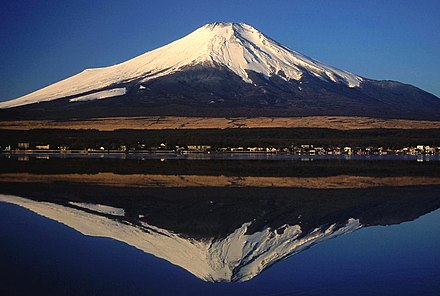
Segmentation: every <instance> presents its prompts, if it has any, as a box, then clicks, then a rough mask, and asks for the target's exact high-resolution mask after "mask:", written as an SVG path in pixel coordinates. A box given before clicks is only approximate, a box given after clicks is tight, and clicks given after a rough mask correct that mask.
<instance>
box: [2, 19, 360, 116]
mask: <svg viewBox="0 0 440 296" xmlns="http://www.w3.org/2000/svg"><path fill="white" fill-rule="evenodd" d="M194 65H204V66H218V65H220V66H223V67H226V68H228V69H229V70H231V71H233V72H234V73H235V74H237V75H238V76H240V77H241V78H242V79H243V80H244V81H245V82H247V83H253V82H252V80H251V79H250V78H249V76H248V71H254V72H257V73H261V74H263V75H264V76H265V77H271V76H275V75H277V76H279V77H281V78H282V79H285V80H290V79H295V80H300V79H301V77H302V75H303V74H304V73H306V72H307V73H308V74H311V75H314V76H316V77H318V78H320V79H322V80H324V81H328V82H330V83H339V84H344V85H346V86H348V87H358V86H359V85H360V83H361V82H362V81H363V79H362V78H361V77H359V76H357V75H355V74H352V73H349V72H345V71H342V70H338V69H336V68H334V67H331V66H328V65H325V64H323V63H320V62H318V61H315V60H313V59H311V58H309V57H306V56H304V55H302V54H300V53H298V52H296V51H293V50H291V49H289V48H287V47H285V46H283V45H281V44H279V43H278V42H276V41H274V40H272V39H270V38H268V37H266V36H265V35H263V34H262V33H261V32H259V31H258V30H256V29H255V28H253V27H251V26H249V25H246V24H243V23H212V24H207V25H205V26H203V27H201V28H199V29H197V30H196V31H194V32H192V33H191V34H189V35H187V36H185V37H183V38H181V39H179V40H177V41H174V42H172V43H170V44H168V45H165V46H163V47H161V48H158V49H156V50H153V51H150V52H147V53H145V54H142V55H140V56H138V57H135V58H133V59H131V60H128V61H126V62H123V63H121V64H117V65H114V66H110V67H105V68H96V69H87V70H84V71H83V72H81V73H79V74H77V75H74V76H72V77H70V78H67V79H65V80H62V81H60V82H57V83H55V84H52V85H50V86H47V87H45V88H42V89H40V90H37V91H35V92H33V93H30V94H28V95H25V96H23V97H20V98H18V99H15V100H11V101H7V102H3V103H0V108H9V107H16V106H21V105H26V104H32V103H37V102H43V101H50V100H55V99H59V98H63V97H66V96H74V95H81V94H83V93H85V92H90V91H96V92H98V91H101V90H103V89H104V88H109V87H110V88H111V86H112V85H121V84H124V83H128V82H131V81H139V82H145V81H149V80H152V79H155V78H158V77H161V76H165V75H169V74H172V73H175V72H178V71H181V70H183V69H186V68H188V67H191V66H194Z"/></svg>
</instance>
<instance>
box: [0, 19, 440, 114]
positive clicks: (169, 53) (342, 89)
mask: <svg viewBox="0 0 440 296" xmlns="http://www.w3.org/2000/svg"><path fill="white" fill-rule="evenodd" d="M0 108H1V109H0V116H1V117H2V118H5V119H17V118H20V119H24V118H28V119H41V118H54V119H56V118H63V119H65V118H97V117H112V116H144V115H164V116H165V115H173V116H207V117H229V116H249V117H257V116H291V117H293V116H312V115H330V116H342V115H346V116H371V117H380V118H414V119H421V118H423V119H439V118H440V99H439V98H437V97H436V96H434V95H432V94H430V93H428V92H425V91H423V90H421V89H419V88H416V87H414V86H411V85H406V84H402V83H399V82H395V81H388V80H387V81H383V80H382V81H379V80H372V79H367V78H364V77H361V76H358V75H356V74H353V73H350V72H347V71H343V70H339V69H337V68H335V67H332V66H328V65H326V64H324V63H321V62H318V61H316V60H314V59H312V58H309V57H307V56H305V55H303V54H301V53H299V52H296V51H294V50H292V49H289V48H287V47H286V46H284V45H282V44H280V43H278V42H276V41H274V40H272V39H270V38H269V37H267V36H265V35H264V34H263V33H261V32H259V31H258V30H256V29H255V28H253V27H251V26H249V25H247V24H243V23H212V24H207V25H205V26H203V27H201V28H199V29H197V30H196V31H194V32H192V33H190V34H189V35H187V36H185V37H183V38H181V39H179V40H177V41H174V42H172V43H170V44H168V45H165V46H163V47H161V48H158V49H155V50H153V51H149V52H147V53H145V54H142V55H140V56H138V57H135V58H133V59H131V60H128V61H126V62H123V63H120V64H117V65H113V66H110V67H104V68H96V69H86V70H84V71H83V72H81V73H79V74H77V75H74V76H72V77H70V78H67V79H65V80H62V81H59V82H57V83H54V84H52V85H49V86H47V87H45V88H42V89H40V90H37V91H35V92H33V93H30V94H28V95H25V96H23V97H20V98H17V99H14V100H11V101H6V102H2V103H0Z"/></svg>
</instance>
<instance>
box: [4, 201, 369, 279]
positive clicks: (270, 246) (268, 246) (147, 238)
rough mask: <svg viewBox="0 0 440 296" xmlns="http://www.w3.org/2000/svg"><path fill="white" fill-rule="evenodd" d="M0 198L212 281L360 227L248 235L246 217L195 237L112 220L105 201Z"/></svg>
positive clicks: (292, 228) (248, 274) (293, 228)
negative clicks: (218, 234) (222, 231)
mask: <svg viewBox="0 0 440 296" xmlns="http://www.w3.org/2000/svg"><path fill="white" fill-rule="evenodd" d="M0 202H8V203H12V204H16V205H19V206H22V207H24V208H27V209H29V210H31V211H33V212H35V213H37V214H39V215H42V216H44V217H47V218H50V219H53V220H56V221H58V222H60V223H63V224H65V225H67V226H69V227H72V228H74V229H76V230H77V231H79V232H81V233H83V234H85V235H91V236H99V237H109V238H113V239H115V240H119V241H122V242H125V243H127V244H129V245H131V246H134V247H136V248H138V249H140V250H142V251H144V252H146V253H149V254H152V255H154V256H156V257H159V258H163V259H165V260H167V261H169V262H171V263H172V264H175V265H178V266H180V267H182V268H184V269H186V270H187V271H189V272H190V273H192V274H194V275H195V276H197V277H198V278H200V279H203V280H205V281H210V282H222V281H228V282H229V281H247V280H250V279H252V278H253V277H255V276H257V275H258V274H259V273H261V272H262V271H263V270H264V269H265V268H267V267H269V266H270V265H272V264H273V263H275V262H277V261H279V260H281V259H283V258H286V257H288V256H292V255H294V254H297V253H299V252H301V251H303V250H304V249H306V248H308V247H310V246H312V245H314V244H316V243H319V242H322V241H324V240H327V239H330V238H333V237H336V236H339V235H342V234H345V233H349V232H352V231H355V230H357V229H359V228H360V227H362V225H361V224H360V223H359V220H356V219H349V220H348V221H347V223H346V225H345V226H343V227H338V226H337V225H336V224H333V225H330V226H323V227H321V228H316V229H314V230H313V231H312V232H310V233H308V234H306V235H304V236H301V234H302V231H301V226H299V225H283V226H282V227H280V228H279V229H271V228H268V227H266V228H265V229H263V230H262V231H260V232H255V233H253V234H247V229H248V227H249V226H250V225H251V224H252V222H248V223H244V224H243V225H242V226H241V227H240V228H238V229H236V230H235V231H234V232H233V233H231V234H229V235H228V236H227V237H226V238H223V239H219V240H214V239H206V240H195V239H191V238H185V237H183V236H180V235H178V234H175V233H173V232H170V231H168V230H166V229H160V228H157V227H155V226H153V225H149V224H147V223H141V225H134V224H131V223H128V222H122V221H120V220H118V219H111V218H110V217H108V216H106V215H103V214H108V215H114V214H115V213H116V216H119V215H120V213H123V210H122V209H119V210H118V209H117V208H113V207H106V206H103V205H92V204H86V205H84V204H75V203H70V204H72V205H73V206H75V205H77V206H78V207H77V208H71V207H66V206H61V205H58V204H55V203H49V202H36V201H33V200H30V199H25V198H21V197H18V196H11V195H1V194H0ZM83 209H87V210H88V211H84V210H83ZM105 210H108V212H106V211H105ZM115 218H117V217H115Z"/></svg>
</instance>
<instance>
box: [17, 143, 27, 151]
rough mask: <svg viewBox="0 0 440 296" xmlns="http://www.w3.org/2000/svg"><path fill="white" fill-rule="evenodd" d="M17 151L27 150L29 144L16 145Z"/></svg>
mask: <svg viewBox="0 0 440 296" xmlns="http://www.w3.org/2000/svg"><path fill="white" fill-rule="evenodd" d="M18 149H24V150H27V149H29V143H18Z"/></svg>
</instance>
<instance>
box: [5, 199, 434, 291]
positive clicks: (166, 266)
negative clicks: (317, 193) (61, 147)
mask: <svg viewBox="0 0 440 296" xmlns="http://www.w3.org/2000/svg"><path fill="white" fill-rule="evenodd" d="M0 225H1V226H0V242H1V243H0V254H1V256H0V260H1V261H0V268H1V276H0V294H1V295H25V294H26V295H28V294H31V295H440V210H437V211H435V212H433V213H430V214H427V215H425V216H423V217H421V218H419V219H417V220H416V221H412V222H405V223H402V224H400V225H394V226H375V227H369V228H364V229H361V230H359V231H357V232H355V233H352V234H347V235H345V236H342V237H339V238H336V239H333V240H330V241H326V242H323V243H321V244H319V245H316V246H314V247H312V248H311V249H309V250H306V251H304V252H302V253H300V254H298V255H295V256H292V257H290V258H288V259H286V260H283V261H280V262H278V263H276V264H274V265H273V266H272V267H271V268H269V269H268V270H266V271H264V272H263V273H261V274H260V275H258V276H257V277H255V278H254V279H252V280H250V281H248V282H245V283H215V284H213V283H206V282H203V281H202V280H200V279H198V278H196V277H194V276H193V275H191V274H190V273H188V272H187V271H185V270H183V269H181V268H180V267H177V266H174V265H172V264H170V263H168V262H167V261H164V260H162V259H158V258H155V257H153V256H152V255H148V254H145V253H143V252H141V251H139V250H137V249H135V248H133V247H131V246H128V245H126V244H124V243H121V242H118V241H114V240H111V239H107V238H95V237H90V236H84V235H82V234H80V233H79V232H77V231H75V230H73V229H71V228H69V227H67V226H65V225H63V224H60V223H58V222H55V221H52V220H50V219H47V218H44V217H41V216H39V215H37V214H35V213H33V212H31V211H28V210H26V209H23V208H20V207H19V206H15V205H10V204H5V203H0Z"/></svg>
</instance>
